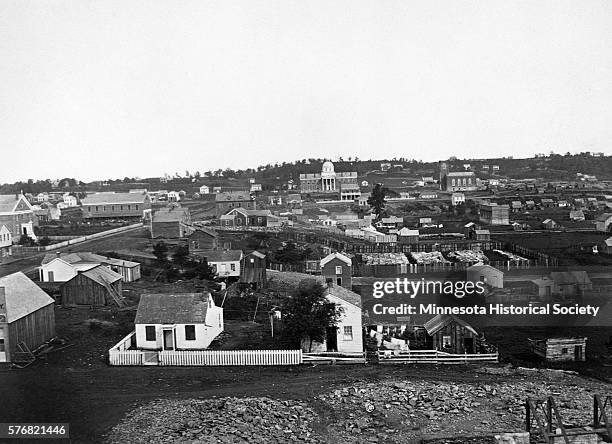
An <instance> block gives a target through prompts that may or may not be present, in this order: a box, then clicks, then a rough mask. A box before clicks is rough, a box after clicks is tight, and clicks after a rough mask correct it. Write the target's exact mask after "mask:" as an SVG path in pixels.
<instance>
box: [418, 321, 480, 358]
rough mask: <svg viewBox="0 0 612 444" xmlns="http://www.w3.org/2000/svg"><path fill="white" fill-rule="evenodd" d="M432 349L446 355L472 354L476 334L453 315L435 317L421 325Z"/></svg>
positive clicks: (469, 326) (465, 323) (470, 327)
mask: <svg viewBox="0 0 612 444" xmlns="http://www.w3.org/2000/svg"><path fill="white" fill-rule="evenodd" d="M423 327H424V328H425V331H426V332H427V341H428V343H429V345H430V347H431V348H432V349H435V350H440V351H443V352H447V353H474V352H475V349H476V347H475V346H476V340H477V338H478V332H476V330H475V329H474V328H473V327H472V326H471V325H469V324H468V323H467V322H465V321H464V320H463V319H460V318H458V317H457V316H454V315H446V314H444V315H436V316H434V317H433V318H431V319H430V320H429V321H427V322H425V324H424V325H423Z"/></svg>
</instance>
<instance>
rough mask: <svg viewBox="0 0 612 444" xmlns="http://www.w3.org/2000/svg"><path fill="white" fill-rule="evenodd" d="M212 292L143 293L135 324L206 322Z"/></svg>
mask: <svg viewBox="0 0 612 444" xmlns="http://www.w3.org/2000/svg"><path fill="white" fill-rule="evenodd" d="M209 297H210V293H179V294H143V295H141V296H140V302H139V303H138V310H137V311H136V318H135V319H134V324H204V323H206V312H207V311H208V298H209Z"/></svg>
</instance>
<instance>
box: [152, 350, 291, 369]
mask: <svg viewBox="0 0 612 444" xmlns="http://www.w3.org/2000/svg"><path fill="white" fill-rule="evenodd" d="M301 363H302V351H301V350H195V351H161V352H159V365H180V366H183V365H205V366H217V365H298V364H301Z"/></svg>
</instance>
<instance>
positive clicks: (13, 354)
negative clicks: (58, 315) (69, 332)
mask: <svg viewBox="0 0 612 444" xmlns="http://www.w3.org/2000/svg"><path fill="white" fill-rule="evenodd" d="M54 336H55V312H54V301H53V298H51V297H50V296H49V295H48V294H47V293H45V292H44V291H43V290H42V289H41V288H40V287H38V285H36V284H35V283H34V282H32V281H31V280H30V279H28V277H27V276H26V275H25V274H23V273H21V272H18V273H13V274H10V275H8V276H4V277H2V278H0V363H1V362H17V361H20V362H23V360H24V358H23V355H29V356H31V354H30V353H29V352H30V351H32V350H36V349H37V348H38V347H39V346H41V345H42V344H44V343H45V342H47V341H48V340H50V339H51V338H53V337H54Z"/></svg>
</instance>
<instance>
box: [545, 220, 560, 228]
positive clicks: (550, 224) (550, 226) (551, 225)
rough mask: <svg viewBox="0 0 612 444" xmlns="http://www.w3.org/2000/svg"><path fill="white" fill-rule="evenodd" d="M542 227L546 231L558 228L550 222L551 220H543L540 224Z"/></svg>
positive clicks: (554, 222)
mask: <svg viewBox="0 0 612 444" xmlns="http://www.w3.org/2000/svg"><path fill="white" fill-rule="evenodd" d="M542 227H543V228H544V229H546V230H555V229H557V228H559V224H558V223H557V222H556V221H554V220H552V219H550V218H549V219H544V221H543V222H542Z"/></svg>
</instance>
